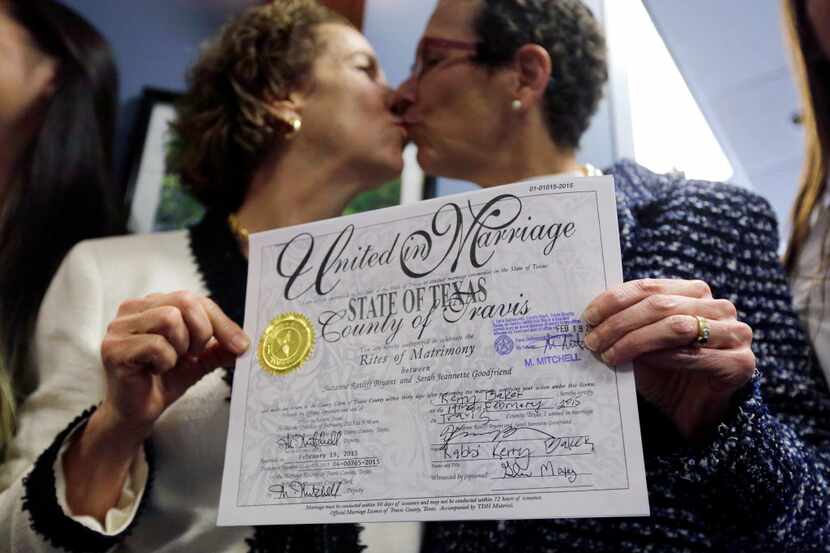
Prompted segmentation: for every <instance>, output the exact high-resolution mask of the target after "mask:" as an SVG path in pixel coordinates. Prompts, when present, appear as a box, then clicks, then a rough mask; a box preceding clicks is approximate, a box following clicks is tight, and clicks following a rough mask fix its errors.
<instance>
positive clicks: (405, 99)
mask: <svg viewBox="0 0 830 553" xmlns="http://www.w3.org/2000/svg"><path fill="white" fill-rule="evenodd" d="M414 103H415V78H414V77H412V76H410V77H409V78H408V79H406V80H405V81H404V82H402V83H401V85H400V86H399V87H398V89H397V90H396V91H395V93H394V94H393V95H392V111H393V112H395V113H396V114H397V115H399V116H401V117H403V116H404V115H405V114H406V111H407V110H408V109H409V108H410V107H412V105H413V104H414Z"/></svg>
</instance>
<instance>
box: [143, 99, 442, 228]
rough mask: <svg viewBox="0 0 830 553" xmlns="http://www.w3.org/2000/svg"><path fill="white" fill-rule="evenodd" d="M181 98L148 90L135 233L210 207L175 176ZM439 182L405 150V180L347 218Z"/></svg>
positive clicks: (370, 196) (420, 195) (427, 192)
mask: <svg viewBox="0 0 830 553" xmlns="http://www.w3.org/2000/svg"><path fill="white" fill-rule="evenodd" d="M178 97H179V94H178V93H175V92H171V91H167V90H159V89H150V88H148V89H145V90H144V92H143V94H142V98H141V106H140V113H139V119H138V123H137V125H136V129H135V131H134V133H133V135H132V145H131V148H132V149H131V151H132V153H131V156H130V178H129V182H128V187H127V190H128V197H129V198H131V199H130V217H129V228H130V231H131V232H135V233H145V232H155V231H163V230H175V229H180V228H185V227H187V226H190V225H192V224H194V223H196V222H198V221H199V220H200V219H201V218H202V216H203V215H204V211H205V210H204V207H203V206H202V205H201V203H199V201H198V200H196V198H194V197H193V196H192V195H191V194H190V193H189V192H188V191H187V190H186V188H185V187H184V186H182V183H181V181H180V179H179V177H178V175H176V174H175V173H173V172H171V171H170V170H168V167H167V163H166V161H167V155H168V152H169V150H170V146H171V135H170V123H172V122H173V121H174V119H175V117H176V112H175V107H174V106H175V102H176V99H177V98H178ZM433 190H434V180H433V179H431V178H427V177H425V176H424V174H423V171H421V168H420V167H419V166H418V162H417V160H416V150H415V146H414V145H409V146H408V147H407V148H406V149H405V150H404V169H403V171H402V172H401V175H400V177H399V178H397V179H394V180H392V181H389V182H387V183H385V184H384V185H382V186H380V187H379V188H376V189H375V190H371V191H368V192H365V193H363V194H361V195H359V196H357V197H356V198H355V199H354V200H353V201H352V202H351V203H350V204H349V205H348V206H347V207H346V210H345V211H344V215H350V214H352V213H359V212H362V211H369V210H372V209H379V208H383V207H391V206H395V205H399V204H402V203H411V202H416V201H419V200H422V199H425V198H430V197H432V196H433V194H434V191H433Z"/></svg>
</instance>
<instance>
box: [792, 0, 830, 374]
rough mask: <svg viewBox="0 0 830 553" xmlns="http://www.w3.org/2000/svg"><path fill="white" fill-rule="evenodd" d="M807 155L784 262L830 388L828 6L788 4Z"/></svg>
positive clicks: (809, 0)
mask: <svg viewBox="0 0 830 553" xmlns="http://www.w3.org/2000/svg"><path fill="white" fill-rule="evenodd" d="M783 9H784V16H785V17H784V20H785V24H786V30H787V38H788V39H789V43H790V47H791V52H792V55H793V62H794V66H795V70H796V75H797V79H798V85H799V89H800V91H801V98H802V109H803V114H802V122H803V125H804V132H805V135H806V143H807V144H806V145H807V151H806V156H805V160H804V168H803V171H802V175H801V186H800V187H799V189H798V194H797V196H796V201H795V205H794V206H793V212H792V231H791V233H790V238H789V242H788V245H787V253H786V256H785V258H784V263H785V265H786V267H787V272H788V273H789V275H790V279H791V282H792V287H793V299H794V301H795V307H796V310H797V311H798V314H799V316H800V317H801V320H802V323H803V324H804V327H805V328H806V329H807V333H808V335H809V337H810V339H811V341H812V344H813V348H814V350H815V352H816V356H817V357H818V360H819V363H820V365H821V368H822V369H823V371H824V376H825V378H826V379H827V382H828V383H829V384H830V191H828V186H827V181H828V161H830V1H828V0H784V2H783Z"/></svg>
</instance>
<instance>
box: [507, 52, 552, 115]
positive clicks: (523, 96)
mask: <svg viewBox="0 0 830 553" xmlns="http://www.w3.org/2000/svg"><path fill="white" fill-rule="evenodd" d="M513 59H514V66H515V69H516V73H517V83H516V84H517V90H516V92H515V93H516V99H517V100H520V101H521V102H522V104H524V105H525V106H531V105H534V104H536V103H537V102H539V101H540V100H541V99H542V98H543V97H544V95H545V90H546V89H547V87H548V82H549V81H550V77H551V73H552V71H553V62H552V61H551V59H550V55H549V54H548V52H547V50H545V49H544V48H542V47H541V46H539V45H538V44H525V45H524V46H522V47H521V48H519V49H518V50H517V51H516V55H515V56H514V58H513Z"/></svg>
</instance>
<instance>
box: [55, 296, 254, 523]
mask: <svg viewBox="0 0 830 553" xmlns="http://www.w3.org/2000/svg"><path fill="white" fill-rule="evenodd" d="M249 344H250V340H249V339H248V338H247V336H245V333H244V332H242V329H241V328H239V326H238V325H237V324H236V323H234V322H233V321H232V320H231V319H230V318H228V316H227V315H225V314H224V313H223V312H222V310H221V309H220V308H219V306H217V305H216V304H215V303H214V302H213V301H212V300H210V299H209V298H206V297H203V296H197V295H195V294H192V293H190V292H174V293H172V294H152V295H150V296H147V297H144V298H141V299H132V300H128V301H125V302H124V303H122V304H121V305H120V306H119V308H118V314H117V315H116V318H115V320H113V321H112V322H111V323H110V325H109V327H108V328H107V334H106V336H105V337H104V341H103V343H102V344H101V359H102V360H103V362H104V369H105V370H106V378H107V394H106V397H105V399H104V401H103V403H102V404H101V406H100V407H99V408H98V409H97V410H96V411H95V413H93V414H92V416H91V417H90V419H89V421H88V422H87V425H86V427H85V428H84V431H83V432H82V433H81V434H80V435H79V436H77V437H76V438H75V440H74V441H73V442H72V444H71V445H70V447H69V448H68V449H67V451H66V454H65V455H64V458H63V469H64V474H65V475H66V500H67V503H68V504H69V508H70V510H71V511H72V513H73V514H74V515H88V516H92V517H94V518H96V519H98V521H100V522H101V523H103V521H104V519H105V517H106V514H107V512H108V511H109V509H111V508H113V507H114V506H115V505H116V503H117V502H118V500H119V497H120V496H121V492H122V488H123V486H124V482H125V481H126V478H127V474H128V472H129V469H130V466H131V465H132V462H133V459H134V458H135V455H136V452H137V451H138V450H139V448H140V446H141V443H142V442H143V441H144V439H145V438H147V436H149V434H150V433H151V432H152V430H153V424H154V423H155V421H156V419H158V418H159V416H161V414H162V413H163V412H164V410H165V409H167V408H168V407H169V406H170V404H172V403H173V402H174V401H176V400H177V399H179V398H180V397H181V396H182V394H184V393H185V392H186V391H187V390H188V388H190V387H191V386H192V385H193V384H195V383H196V382H198V381H199V379H201V378H202V377H203V376H204V375H205V374H207V373H209V372H211V371H212V370H214V369H216V368H217V367H223V366H226V365H229V364H231V363H233V362H234V360H235V359H236V357H238V356H239V355H241V354H242V353H244V352H245V350H247V349H248V346H249Z"/></svg>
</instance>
